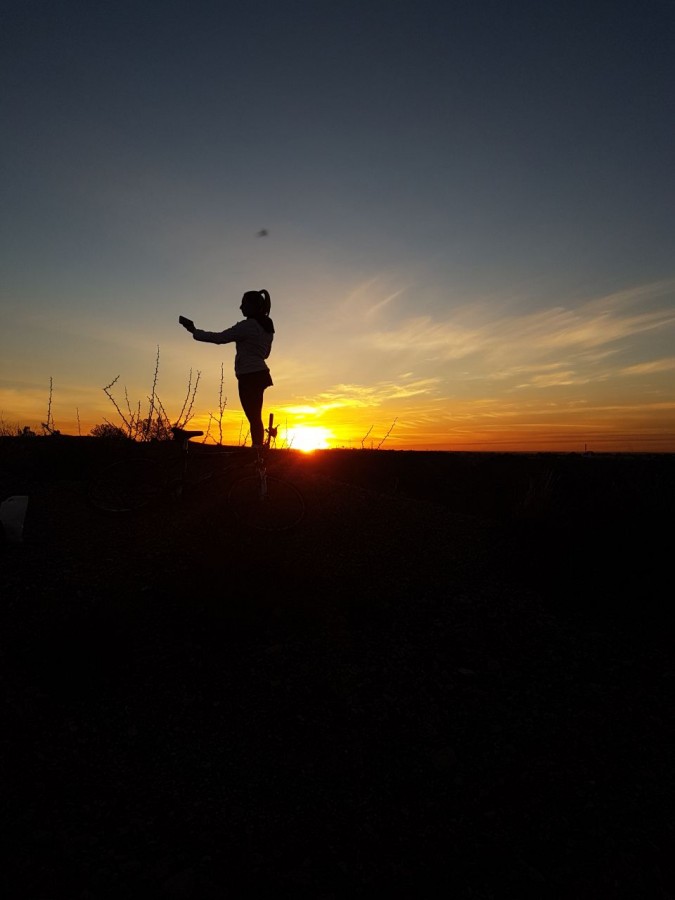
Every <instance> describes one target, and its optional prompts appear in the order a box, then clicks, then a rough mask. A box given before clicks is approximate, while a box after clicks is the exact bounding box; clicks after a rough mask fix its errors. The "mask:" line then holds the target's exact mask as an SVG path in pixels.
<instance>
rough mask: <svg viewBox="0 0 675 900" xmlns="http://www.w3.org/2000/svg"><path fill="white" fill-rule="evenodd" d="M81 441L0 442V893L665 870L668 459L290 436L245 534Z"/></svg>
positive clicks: (591, 881)
mask: <svg viewBox="0 0 675 900" xmlns="http://www.w3.org/2000/svg"><path fill="white" fill-rule="evenodd" d="M36 440H40V441H44V442H48V441H49V439H36ZM44 446H45V444H44V443H43V445H42V447H44ZM42 447H41V452H43V450H42ZM0 450H2V448H0ZM83 452H84V451H79V450H78V452H77V454H76V453H75V451H69V453H68V454H66V455H67V456H68V459H67V460H60V461H58V462H57V461H54V462H53V465H47V464H46V462H45V459H44V458H41V459H40V460H39V461H38V462H33V463H32V464H29V463H28V455H27V454H25V453H21V454H19V455H18V457H17V455H16V454H13V453H9V452H7V450H6V449H5V450H4V452H2V453H0V484H2V486H3V492H4V493H3V496H8V495H9V494H10V493H12V494H16V493H26V494H28V495H29V498H30V499H29V507H28V514H27V517H26V522H25V527H24V535H23V541H22V542H21V543H17V544H10V543H7V542H6V543H5V545H4V546H3V548H2V556H1V564H2V582H1V584H2V602H1V610H0V613H1V615H2V621H1V624H0V629H1V634H2V642H1V646H2V668H3V682H4V694H5V710H4V716H3V720H4V725H5V727H4V728H3V738H2V745H3V756H4V758H5V765H4V770H5V777H6V786H5V791H4V792H3V793H4V803H3V819H4V823H3V824H4V826H5V832H6V834H8V835H11V836H12V851H11V853H10V854H7V855H6V859H5V861H4V863H3V866H2V878H3V882H4V884H3V887H4V893H5V896H8V897H11V898H13V900H14V898H23V897H26V898H30V900H42V898H44V900H51V898H56V897H62V896H68V897H69V898H88V900H89V898H120V897H128V896H142V897H167V898H173V897H180V898H183V897H184V898H199V900H202V898H204V900H210V898H222V897H224V896H234V897H240V896H241V897H249V896H256V897H257V896H270V897H272V896H274V897H279V896H289V897H294V898H295V897H305V896H306V897H312V898H354V897H368V898H370V897H373V896H375V895H376V894H377V895H378V896H379V895H380V894H382V893H386V894H388V895H393V896H404V895H405V896H408V895H415V896H417V897H421V898H436V897H437V896H438V895H439V894H440V893H441V891H443V892H444V893H446V894H447V893H450V894H453V893H454V895H455V896H458V897H461V898H502V897H504V898H511V897H518V898H522V897H530V896H531V897H537V898H539V897H546V898H554V897H555V898H567V897H569V898H585V897H589V898H591V897H592V898H594V900H595V898H624V897H625V898H631V900H633V898H642V897H644V898H650V900H651V898H670V897H674V896H675V890H674V879H675V872H674V869H673V863H672V846H673V839H674V838H675V833H674V832H675V826H674V821H673V793H674V792H673V767H672V752H671V747H672V745H673V709H674V705H673V699H674V698H673V676H674V674H675V672H674V670H673V663H672V650H671V647H672V640H671V639H672V632H671V631H670V628H669V618H668V615H667V604H668V603H669V600H670V594H671V591H670V588H669V580H670V577H671V576H670V569H671V562H670V560H671V557H670V553H671V550H670V545H669V541H668V534H667V531H666V529H665V526H664V525H663V524H662V520H661V518H660V516H661V513H662V511H663V508H665V507H666V506H667V505H668V504H670V503H671V502H672V497H673V468H674V467H675V463H674V462H673V460H672V458H665V457H664V458H661V459H660V460H652V461H650V460H648V459H641V460H639V461H636V460H632V459H617V458H614V457H612V458H607V459H593V460H588V459H584V460H582V459H580V458H579V457H577V458H569V459H567V458H565V459H557V458H554V457H546V455H542V456H540V457H532V458H522V459H520V458H515V457H509V456H508V454H505V455H503V457H499V458H498V457H490V458H483V457H481V456H480V455H471V454H467V455H453V454H440V455H438V454H436V455H433V454H432V455H428V454H397V453H385V452H377V451H365V452H362V453H360V452H358V451H346V452H345V454H342V455H340V454H336V455H333V456H331V454H329V453H327V454H323V455H315V456H314V457H306V458H305V457H298V458H295V457H293V458H292V460H291V461H290V462H288V463H287V466H286V467H287V474H288V475H289V476H290V477H292V478H293V480H294V481H295V482H296V483H297V484H298V485H299V486H300V488H301V489H302V492H303V494H304V496H305V500H306V508H307V511H306V516H305V519H304V521H303V522H302V524H301V525H300V526H299V527H298V528H297V529H296V530H294V531H292V532H288V533H283V534H276V535H266V534H259V533H251V532H242V531H241V530H240V529H239V528H238V525H237V522H236V521H235V520H234V519H233V517H232V516H231V514H229V511H228V510H227V509H226V508H225V507H224V505H223V503H222V501H221V499H220V495H219V494H218V492H217V491H214V490H209V491H206V490H203V491H201V492H196V493H195V494H194V495H190V496H189V497H187V498H186V497H183V498H182V499H181V500H180V501H179V502H174V503H171V504H169V505H166V506H162V507H159V508H157V509H153V510H151V511H147V512H143V514H141V515H135V516H131V517H124V518H119V517H110V516H106V515H103V514H101V513H99V512H98V511H96V510H94V509H92V508H91V507H90V506H89V504H88V503H87V497H86V482H87V478H88V475H89V474H90V466H89V463H88V462H87V460H88V459H89V452H87V454H85V456H86V459H84V457H83V455H82V454H83ZM96 452H97V454H98V456H97V459H96V463H97V464H98V463H99V462H100V461H101V460H100V459H99V456H100V448H99V446H98V445H97V447H96ZM52 456H54V458H55V457H56V454H55V453H53V454H52ZM51 458H52V457H50V459H51ZM83 460H84V461H83ZM590 466H595V469H590V468H589V467H590ZM589 472H591V474H590V475H588V474H587V473H589ZM670 508H671V509H672V506H671V507H670Z"/></svg>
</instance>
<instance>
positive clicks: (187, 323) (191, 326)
mask: <svg viewBox="0 0 675 900" xmlns="http://www.w3.org/2000/svg"><path fill="white" fill-rule="evenodd" d="M178 321H179V323H180V324H181V325H182V326H183V328H185V329H186V330H187V331H189V332H190V334H194V333H195V323H194V322H193V321H192V319H186V318H185V316H178Z"/></svg>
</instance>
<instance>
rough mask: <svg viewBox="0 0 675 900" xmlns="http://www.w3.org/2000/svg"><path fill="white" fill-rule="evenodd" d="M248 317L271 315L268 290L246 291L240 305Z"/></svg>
mask: <svg viewBox="0 0 675 900" xmlns="http://www.w3.org/2000/svg"><path fill="white" fill-rule="evenodd" d="M239 309H241V311H242V313H243V314H244V315H245V316H246V318H247V319H248V318H252V319H257V318H258V316H269V314H270V310H271V309H272V303H271V301H270V295H269V292H268V291H264V290H263V291H246V293H245V294H244V296H243V297H242V298H241V306H240V307H239Z"/></svg>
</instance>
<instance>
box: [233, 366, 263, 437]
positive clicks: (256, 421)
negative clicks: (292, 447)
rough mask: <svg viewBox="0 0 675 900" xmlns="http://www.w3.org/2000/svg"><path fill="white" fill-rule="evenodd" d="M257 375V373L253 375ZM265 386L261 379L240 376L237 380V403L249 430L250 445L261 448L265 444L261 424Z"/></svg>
mask: <svg viewBox="0 0 675 900" xmlns="http://www.w3.org/2000/svg"><path fill="white" fill-rule="evenodd" d="M255 374H256V375H257V374H258V373H257V372H256V373H255ZM265 387H266V385H264V384H263V379H262V378H255V377H249V376H242V377H241V378H240V379H239V401H240V402H241V408H242V409H243V410H244V415H245V416H246V418H247V419H248V424H249V428H250V429H251V443H252V444H253V445H254V446H262V444H263V443H264V442H265V429H264V427H263V422H262V406H263V394H264V393H265Z"/></svg>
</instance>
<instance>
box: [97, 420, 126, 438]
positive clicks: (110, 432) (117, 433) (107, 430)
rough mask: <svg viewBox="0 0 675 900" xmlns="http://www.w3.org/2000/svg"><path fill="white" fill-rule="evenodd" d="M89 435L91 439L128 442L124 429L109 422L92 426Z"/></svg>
mask: <svg viewBox="0 0 675 900" xmlns="http://www.w3.org/2000/svg"><path fill="white" fill-rule="evenodd" d="M90 434H91V436H92V437H97V438H105V439H106V440H117V441H119V440H125V441H126V440H128V435H127V433H126V432H125V431H124V429H123V428H120V427H119V426H118V425H112V424H111V423H110V422H103V423H102V424H101V425H94V427H93V428H92V429H91V431H90Z"/></svg>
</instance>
